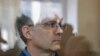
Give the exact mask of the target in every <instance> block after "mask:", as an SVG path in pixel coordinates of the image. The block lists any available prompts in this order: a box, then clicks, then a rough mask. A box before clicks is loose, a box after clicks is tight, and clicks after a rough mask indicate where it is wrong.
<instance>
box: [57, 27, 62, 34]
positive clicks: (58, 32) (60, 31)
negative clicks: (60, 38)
mask: <svg viewBox="0 0 100 56" xmlns="http://www.w3.org/2000/svg"><path fill="white" fill-rule="evenodd" d="M62 33H63V30H62V29H61V27H58V28H57V29H56V34H57V35H61V34H62Z"/></svg>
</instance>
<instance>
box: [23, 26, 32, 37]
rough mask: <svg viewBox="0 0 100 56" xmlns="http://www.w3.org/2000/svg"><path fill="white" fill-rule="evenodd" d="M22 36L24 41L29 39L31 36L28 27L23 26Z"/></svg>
mask: <svg viewBox="0 0 100 56" xmlns="http://www.w3.org/2000/svg"><path fill="white" fill-rule="evenodd" d="M21 30H22V34H23V36H24V37H25V38H26V39H31V35H30V28H29V26H27V25H25V26H23V27H22V29H21Z"/></svg>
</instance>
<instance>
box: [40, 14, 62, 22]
mask: <svg viewBox="0 0 100 56" xmlns="http://www.w3.org/2000/svg"><path fill="white" fill-rule="evenodd" d="M61 19H62V18H60V17H58V16H56V15H55V17H54V18H45V19H43V20H41V23H46V22H58V23H59V22H60V21H61Z"/></svg>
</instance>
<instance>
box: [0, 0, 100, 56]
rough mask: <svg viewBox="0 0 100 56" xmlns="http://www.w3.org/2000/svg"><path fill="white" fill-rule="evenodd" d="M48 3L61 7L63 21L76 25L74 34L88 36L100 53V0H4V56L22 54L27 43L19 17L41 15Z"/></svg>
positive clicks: (0, 25)
mask: <svg viewBox="0 0 100 56" xmlns="http://www.w3.org/2000/svg"><path fill="white" fill-rule="evenodd" d="M45 3H46V4H47V5H49V4H53V5H52V6H53V7H57V8H60V10H61V11H62V14H63V22H62V24H65V23H68V24H70V25H72V27H73V32H72V33H74V34H75V35H82V36H85V37H86V40H88V41H89V42H90V43H91V50H93V51H95V52H97V53H100V30H99V29H100V0H0V56H17V55H18V54H19V53H20V51H21V50H22V49H23V48H24V47H25V44H24V43H23V41H22V40H21V39H20V38H19V37H18V36H17V35H16V31H15V28H14V26H15V25H14V24H15V20H16V17H17V16H20V15H21V14H25V15H27V16H29V17H31V18H38V15H39V13H40V12H39V11H40V10H41V8H42V6H44V5H45ZM33 12H34V13H33ZM34 20H37V19H34ZM12 54H13V55H12Z"/></svg>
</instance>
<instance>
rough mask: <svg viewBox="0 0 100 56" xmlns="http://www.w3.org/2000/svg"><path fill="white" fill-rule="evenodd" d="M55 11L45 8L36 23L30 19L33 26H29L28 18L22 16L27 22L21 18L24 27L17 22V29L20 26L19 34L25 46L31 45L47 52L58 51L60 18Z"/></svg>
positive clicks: (60, 32)
mask: <svg viewBox="0 0 100 56" xmlns="http://www.w3.org/2000/svg"><path fill="white" fill-rule="evenodd" d="M57 11H58V10H55V9H50V8H49V10H48V9H47V8H46V11H45V13H42V14H41V16H40V18H39V19H38V21H35V18H32V20H33V24H31V23H30V24H29V22H31V21H30V18H28V17H26V16H24V18H27V19H28V20H29V21H28V20H25V19H24V18H23V19H22V21H21V22H23V23H25V24H24V25H22V23H19V22H17V28H18V26H19V25H21V26H20V27H19V28H18V29H19V33H20V32H21V33H20V35H23V36H21V37H24V39H25V42H26V43H27V45H28V44H30V43H31V45H32V46H33V47H37V48H40V49H43V50H48V51H57V50H59V49H60V40H61V34H62V32H63V31H62V29H61V28H60V27H61V26H60V25H61V17H60V16H59V14H58V13H57ZM42 12H44V11H42ZM48 12H49V13H48ZM21 18H22V17H21ZM21 18H20V19H21ZM24 20H25V21H24ZM36 20H37V19H36ZM27 21H28V23H27ZM30 25H31V26H30ZM32 25H34V26H32Z"/></svg>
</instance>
